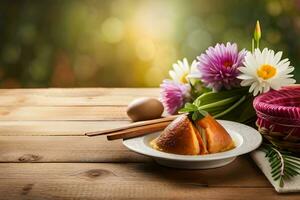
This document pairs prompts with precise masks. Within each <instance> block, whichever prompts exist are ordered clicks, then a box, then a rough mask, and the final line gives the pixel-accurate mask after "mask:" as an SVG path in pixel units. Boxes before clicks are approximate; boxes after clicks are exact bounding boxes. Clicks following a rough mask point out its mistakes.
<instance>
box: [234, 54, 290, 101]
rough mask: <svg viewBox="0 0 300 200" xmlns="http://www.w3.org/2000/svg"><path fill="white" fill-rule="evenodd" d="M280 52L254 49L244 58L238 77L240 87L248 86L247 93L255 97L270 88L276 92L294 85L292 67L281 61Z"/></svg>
mask: <svg viewBox="0 0 300 200" xmlns="http://www.w3.org/2000/svg"><path fill="white" fill-rule="evenodd" d="M281 56H282V52H281V51H279V52H277V53H276V54H275V53H274V51H273V50H269V49H268V48H264V49H263V51H260V50H259V49H255V50H254V53H251V52H248V53H247V54H246V56H245V61H244V67H240V68H239V70H240V71H241V72H242V74H241V75H239V76H238V78H239V79H242V82H241V86H250V89H249V92H251V93H252V92H253V95H254V96H256V95H257V94H259V93H265V92H268V91H269V90H270V89H271V88H272V89H274V90H278V89H279V88H281V87H282V86H285V85H290V84H293V83H295V82H296V81H295V79H293V78H291V77H293V75H292V74H289V73H291V72H292V71H294V67H292V66H290V61H289V59H287V58H286V59H283V60H281Z"/></svg>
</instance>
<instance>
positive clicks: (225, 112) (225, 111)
mask: <svg viewBox="0 0 300 200" xmlns="http://www.w3.org/2000/svg"><path fill="white" fill-rule="evenodd" d="M245 99H246V96H243V97H242V98H241V99H240V100H239V101H237V102H236V103H235V104H233V105H232V106H230V107H229V108H227V109H226V110H224V111H223V112H221V113H219V114H217V115H214V117H215V118H218V117H222V116H224V115H226V114H227V113H229V112H230V111H232V110H233V109H235V108H236V107H238V106H239V105H240V104H241V103H242V102H243V101H244V100H245Z"/></svg>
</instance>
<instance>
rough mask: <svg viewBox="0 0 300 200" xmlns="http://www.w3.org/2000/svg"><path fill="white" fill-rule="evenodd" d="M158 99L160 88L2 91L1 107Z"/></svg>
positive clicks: (116, 102)
mask: <svg viewBox="0 0 300 200" xmlns="http://www.w3.org/2000/svg"><path fill="white" fill-rule="evenodd" d="M144 96H147V97H158V96H159V89H158V88H151V89H150V88H149V89H143V88H130V89H128V88H126V89H125V88H119V89H116V88H78V89H74V88H70V89H60V88H52V89H14V90H7V89H0V98H1V101H0V106H96V105H97V106H99V105H102V106H103V105H106V106H109V105H123V106H126V105H127V104H128V103H129V102H130V101H132V100H133V99H135V98H137V97H144Z"/></svg>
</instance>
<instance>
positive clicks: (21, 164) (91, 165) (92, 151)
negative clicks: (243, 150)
mask: <svg viewBox="0 0 300 200" xmlns="http://www.w3.org/2000/svg"><path fill="white" fill-rule="evenodd" d="M143 96H148V97H158V96H159V89H156V88H149V89H144V88H130V89H128V88H78V89H77V88H70V89H61V88H53V89H13V90H11V89H1V90H0V199H5V200H6V199H8V200H10V199H38V200H39V199H205V200H208V199H230V200H235V199H246V200H248V199H249V200H250V199H251V200H253V199H255V200H257V199H264V200H268V199H272V200H276V199H290V200H292V199H300V195H299V194H285V195H282V194H281V195H278V194H277V193H276V192H275V191H274V189H273V188H272V186H271V185H270V184H269V182H268V181H267V180H266V178H265V177H264V176H263V174H262V173H261V172H260V171H259V169H258V168H257V167H256V166H255V164H254V163H253V161H252V160H251V159H250V157H248V156H247V155H245V156H240V157H239V158H237V159H236V160H235V161H234V162H233V163H231V164H229V165H227V166H225V167H222V168H216V169H210V170H178V169H171V168H166V167H161V166H159V165H157V164H155V163H154V162H153V161H152V160H151V159H150V158H147V157H144V156H141V155H138V154H136V153H134V152H131V151H129V150H127V149H126V148H125V147H124V146H123V145H122V141H118V140H117V141H107V140H106V137H105V136H103V137H94V138H89V137H86V136H84V133H85V132H90V131H98V130H104V129H110V128H114V127H117V126H122V125H125V124H128V123H130V120H129V119H128V117H127V116H126V113H125V109H126V105H127V104H128V103H129V102H130V101H131V100H133V99H135V98H137V97H143Z"/></svg>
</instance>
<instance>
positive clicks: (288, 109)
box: [253, 85, 300, 120]
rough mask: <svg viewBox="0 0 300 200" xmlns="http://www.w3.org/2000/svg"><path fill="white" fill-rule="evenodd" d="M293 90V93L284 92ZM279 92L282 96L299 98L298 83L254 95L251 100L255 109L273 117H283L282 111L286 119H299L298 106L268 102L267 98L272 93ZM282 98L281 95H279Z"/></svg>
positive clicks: (299, 86)
mask: <svg viewBox="0 0 300 200" xmlns="http://www.w3.org/2000/svg"><path fill="white" fill-rule="evenodd" d="M291 91H293V92H295V93H294V94H293V95H290V94H286V93H288V92H291ZM276 94H279V95H281V96H283V95H284V97H285V98H286V97H289V96H288V95H290V98H294V99H296V98H300V85H295V86H288V87H283V88H282V89H280V90H278V91H276V90H273V91H270V92H267V93H265V94H261V95H259V96H258V97H256V98H255V99H254V101H253V106H254V108H255V110H256V111H258V112H260V113H264V114H265V115H271V116H274V117H283V116H282V113H283V112H284V113H285V115H284V117H286V118H288V119H295V120H299V119H300V107H296V106H294V107H292V106H283V105H274V104H272V103H269V102H268V100H271V99H272V96H273V95H276ZM279 98H282V97H279Z"/></svg>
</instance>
